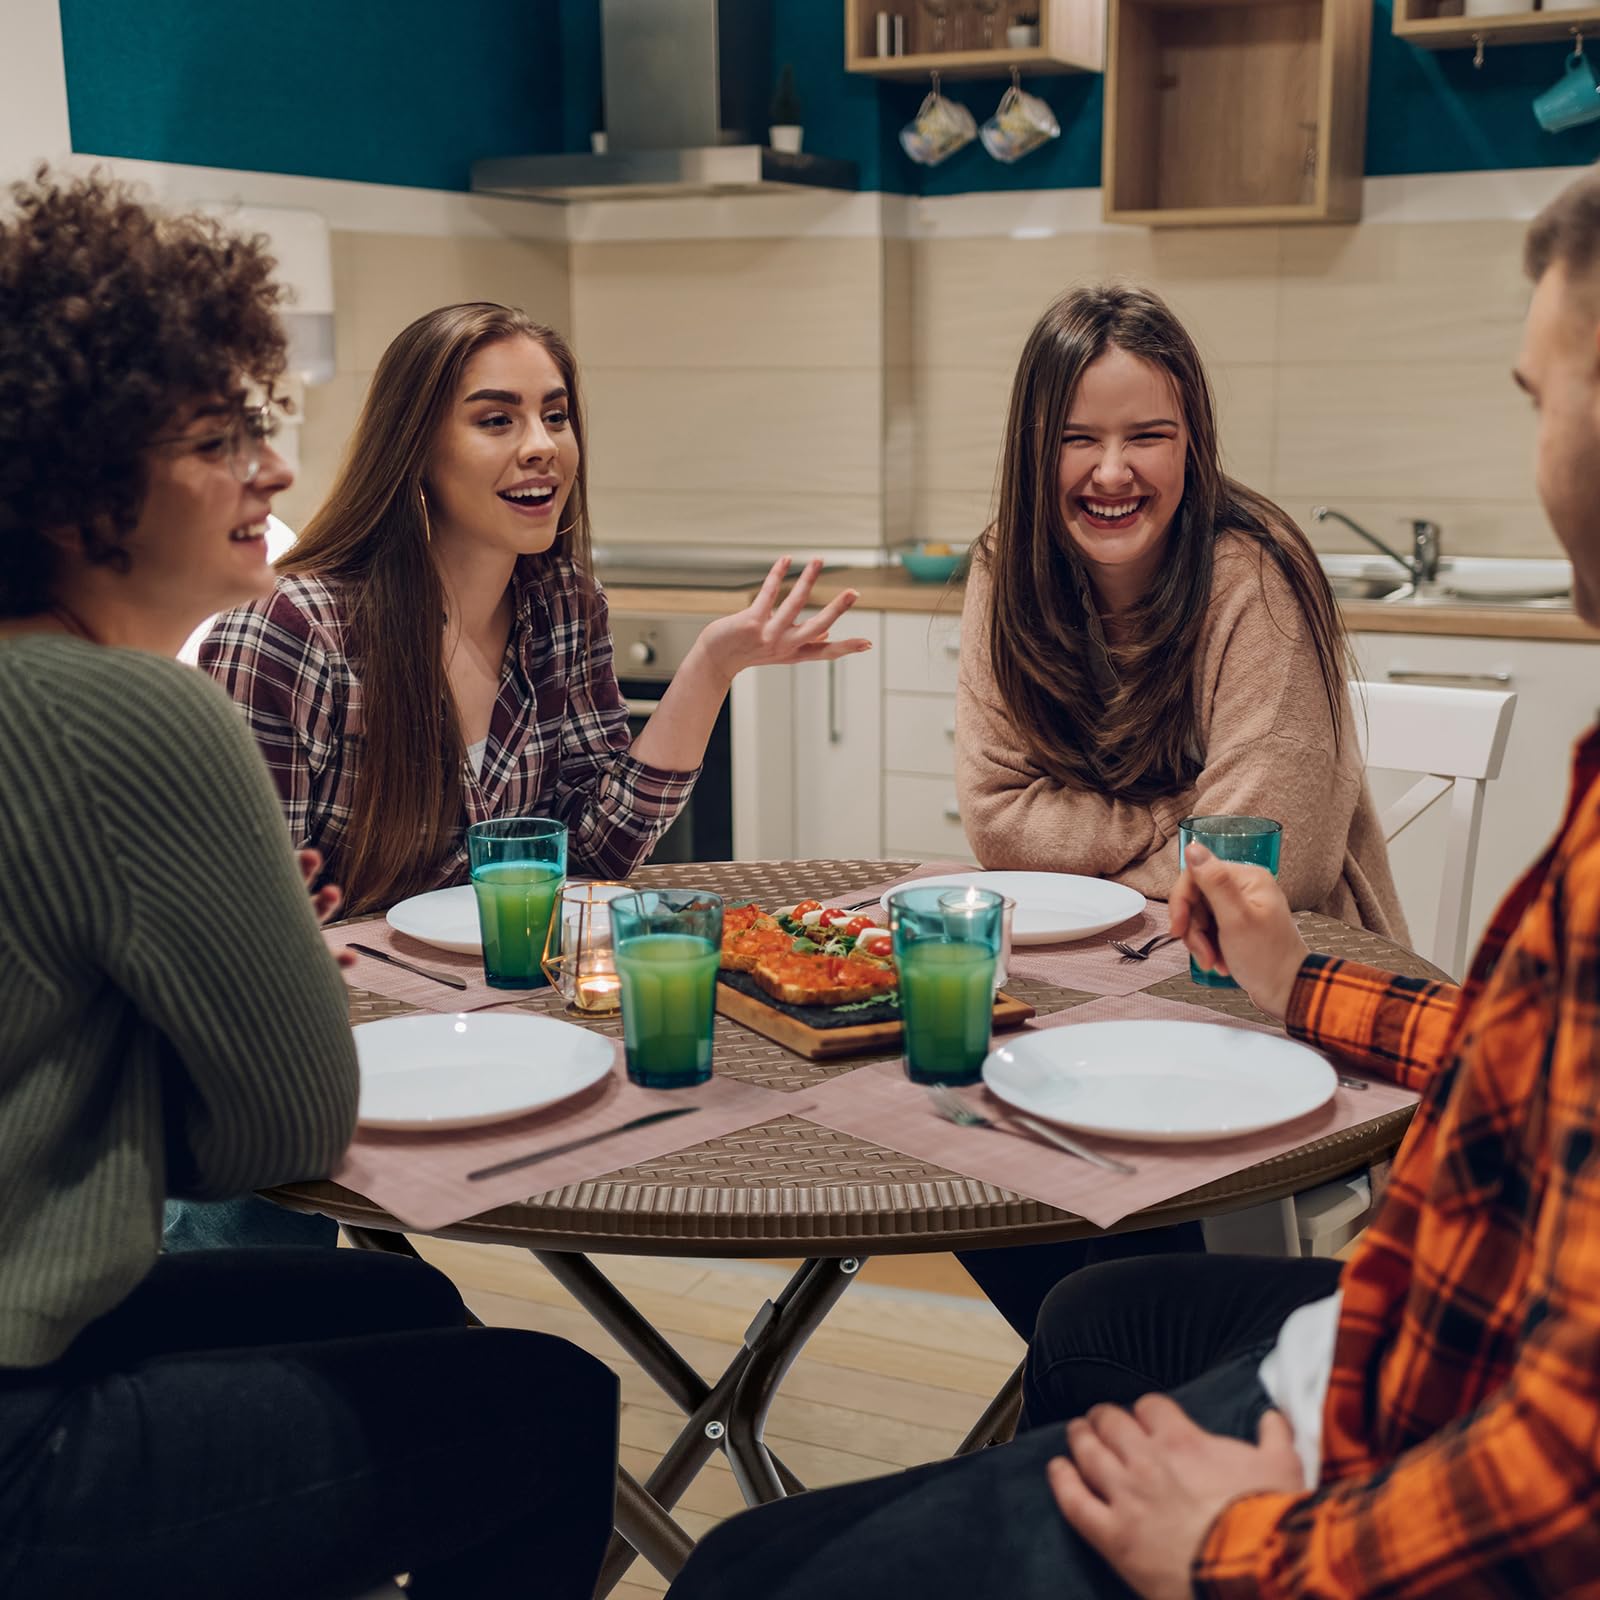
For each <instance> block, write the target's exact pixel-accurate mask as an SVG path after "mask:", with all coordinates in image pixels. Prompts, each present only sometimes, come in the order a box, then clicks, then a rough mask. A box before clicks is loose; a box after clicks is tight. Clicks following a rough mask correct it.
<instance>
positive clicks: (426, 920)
mask: <svg viewBox="0 0 1600 1600" xmlns="http://www.w3.org/2000/svg"><path fill="white" fill-rule="evenodd" d="M385 920H386V921H387V922H388V924H389V926H390V927H391V928H393V929H394V931H395V932H396V933H403V934H405V935H406V937H407V938H409V939H420V940H421V941H422V942H423V943H424V944H431V945H432V946H433V947H434V948H435V949H436V950H454V951H455V953H456V954H457V955H461V956H475V955H477V954H478V952H479V951H480V950H482V949H483V934H482V933H481V932H479V930H478V900H477V896H476V895H474V894H473V892H472V885H471V884H470V883H461V884H457V885H456V887H455V888H454V889H434V890H432V891H431V892H430V893H428V894H414V895H412V897H411V898H410V899H409V900H402V901H401V902H400V903H399V905H397V906H391V907H390V908H389V911H388V913H387V915H386V917H385Z"/></svg>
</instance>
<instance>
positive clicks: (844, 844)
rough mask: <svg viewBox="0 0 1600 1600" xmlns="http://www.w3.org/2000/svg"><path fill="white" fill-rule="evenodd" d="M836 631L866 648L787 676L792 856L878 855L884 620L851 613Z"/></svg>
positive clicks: (880, 847) (880, 846)
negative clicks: (861, 641)
mask: <svg viewBox="0 0 1600 1600" xmlns="http://www.w3.org/2000/svg"><path fill="white" fill-rule="evenodd" d="M847 621H848V628H844V629H842V630H841V631H844V632H848V633H849V634H850V635H852V636H858V637H860V638H863V639H870V640H871V641H872V645H873V648H872V649H871V650H869V651H866V652H865V653H863V654H861V655H855V656H846V657H845V658H844V659H843V660H841V661H818V662H809V663H807V664H806V665H804V666H800V667H793V668H790V669H789V671H788V674H787V676H788V677H789V680H790V689H791V696H792V698H791V707H792V711H791V720H790V727H791V730H792V733H791V740H792V745H791V747H792V750H793V759H792V769H791V770H792V779H791V781H792V784H793V797H794V805H793V814H794V826H793V837H794V849H793V855H794V856H795V857H796V858H797V859H800V860H805V859H808V858H810V857H814V856H828V857H838V858H842V859H854V858H857V857H866V858H873V857H877V856H881V855H882V854H883V829H882V824H881V815H882V789H883V674H884V661H885V654H884V650H883V642H884V626H883V625H884V615H883V613H882V612H881V611H865V612H863V611H852V612H851V613H850V615H849V617H848V619H847Z"/></svg>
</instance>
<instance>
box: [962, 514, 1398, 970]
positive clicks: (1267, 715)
mask: <svg viewBox="0 0 1600 1600" xmlns="http://www.w3.org/2000/svg"><path fill="white" fill-rule="evenodd" d="M991 590H992V584H991V580H990V578H989V574H988V571H987V568H986V567H985V565H984V563H983V562H982V561H981V560H975V561H974V562H973V566H972V572H971V575H970V576H969V578H968V580H967V594H966V604H965V608H964V610H963V613H962V618H961V683H960V698H959V701H958V703H957V710H956V785H957V789H958V792H959V795H960V800H961V816H962V820H963V822H964V824H965V826H966V831H967V838H968V840H969V841H970V843H971V845H972V848H973V850H974V851H975V852H976V854H977V857H978V860H979V861H980V862H982V864H983V865H984V866H985V867H989V868H995V869H1005V868H1011V869H1028V870H1034V871H1046V872H1079V873H1084V874H1086V875H1088V876H1092V877H1097V878H1114V879H1115V880H1116V881H1117V882H1118V883H1126V884H1128V885H1130V886H1131V887H1132V888H1135V889H1138V890H1139V891H1140V892H1141V893H1143V894H1146V895H1149V896H1150V897H1152V898H1153V899H1157V900H1164V899H1166V897H1167V896H1168V894H1169V893H1170V892H1171V890H1172V886H1173V884H1174V883H1175V882H1176V881H1177V877H1178V824H1179V822H1180V821H1181V820H1182V819H1183V818H1184V817H1187V816H1193V815H1201V816H1210V815H1219V814H1227V813H1233V814H1236V815H1244V816H1258V817H1273V818H1275V819H1276V820H1277V821H1279V822H1281V823H1282V824H1283V855H1282V860H1281V863H1280V865H1279V871H1278V877H1279V881H1280V882H1281V883H1282V884H1283V889H1284V893H1285V894H1287V895H1288V897H1289V904H1290V905H1291V906H1293V907H1294V909H1295V910H1297V911H1301V910H1310V911H1322V912H1325V913H1327V914H1328V915H1329V916H1333V917H1338V918H1339V919H1340V920H1341V921H1343V922H1348V923H1351V924H1352V925H1354V926H1358V927H1363V928H1370V929H1372V931H1373V932H1375V933H1381V934H1383V935H1385V936H1386V937H1389V938H1392V939H1398V940H1405V939H1406V937H1407V934H1406V925H1405V918H1404V916H1403V914H1402V912H1401V910H1400V900H1399V896H1398V895H1397V894H1396V892H1395V887H1394V879H1393V877H1392V876H1391V874H1390V871H1389V857H1388V853H1387V851H1386V849H1385V847H1384V842H1383V834H1382V832H1381V831H1380V829H1379V826H1378V817H1377V811H1376V809H1375V807H1374V805H1373V802H1372V796H1371V793H1370V792H1369V791H1368V788H1367V783H1366V778H1365V775H1364V772H1363V770H1362V764H1361V755H1360V752H1359V750H1358V749H1357V748H1356V739H1355V734H1354V730H1353V728H1352V727H1351V726H1349V725H1348V724H1347V725H1346V728H1345V730H1344V736H1343V738H1342V740H1341V741H1340V742H1339V746H1338V749H1337V752H1336V751H1335V745H1334V729H1333V723H1332V718H1331V717H1330V716H1329V713H1328V703H1327V697H1326V694H1325V692H1324V689H1323V685H1322V676H1321V673H1320V671H1319V669H1318V666H1317V658H1316V653H1315V651H1314V650H1313V648H1312V645H1311V643H1310V641H1309V639H1308V638H1307V637H1306V628H1305V619H1304V616H1303V614H1302V613H1301V611H1300V607H1299V605H1298V604H1297V603H1296V601H1295V598H1294V593H1293V591H1292V590H1291V589H1290V587H1289V585H1288V582H1287V581H1286V580H1285V579H1284V577H1283V575H1282V573H1281V572H1279V570H1278V569H1277V567H1276V566H1275V565H1273V563H1272V562H1271V560H1270V558H1268V557H1266V556H1265V555H1264V553H1263V552H1262V551H1261V549H1260V547H1259V546H1258V545H1256V544H1255V543H1254V542H1253V541H1251V540H1249V539H1246V538H1243V537H1242V536H1234V535H1226V536H1224V537H1223V538H1222V539H1221V540H1220V541H1219V542H1218V545H1217V554H1216V562H1215V566H1214V576H1213V580H1212V587H1211V605H1210V608H1209V610H1208V612H1207V616H1206V631H1205V637H1204V638H1203V640H1202V641H1201V647H1200V654H1199V660H1198V666H1199V685H1198V687H1199V696H1200V723H1201V733H1202V737H1203V738H1204V741H1205V748H1206V764H1205V770H1204V771H1202V772H1201V774H1200V776H1199V778H1198V779H1197V780H1196V782H1195V784H1194V787H1193V788H1191V789H1189V790H1188V791H1187V792H1185V793H1183V794H1175V795H1172V796H1171V797H1170V798H1164V799H1160V800H1155V801H1152V802H1150V803H1141V802H1133V801H1126V800H1114V799H1109V798H1108V797H1106V796H1105V795H1101V794H1094V793H1091V792H1089V791H1087V790H1082V789H1073V788H1067V787H1065V786H1064V785H1062V784H1061V783H1059V782H1057V781H1056V780H1055V779H1054V778H1050V777H1047V776H1046V775H1045V774H1044V773H1042V772H1041V771H1040V770H1039V768H1038V767H1036V766H1035V765H1034V764H1033V762H1032V761H1031V760H1030V758H1029V756H1028V754H1027V750H1026V747H1025V745H1024V742H1023V740H1022V738H1021V737H1020V735H1019V734H1018V731H1017V727H1016V724H1015V723H1014V722H1013V721H1012V720H1011V718H1010V716H1009V715H1008V714H1007V711H1006V708H1005V707H1004V706H1003V705H1002V704H1001V703H1000V695H999V687H998V685H997V684H996V682H995V678H994V673H993V671H992V669H991V667H990V664H989V611H990V605H991Z"/></svg>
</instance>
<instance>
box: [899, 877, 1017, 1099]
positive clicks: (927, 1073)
mask: <svg viewBox="0 0 1600 1600" xmlns="http://www.w3.org/2000/svg"><path fill="white" fill-rule="evenodd" d="M1004 912H1005V900H1004V898H1003V897H1002V896H1000V895H997V894H994V893H992V892H991V891H989V890H987V889H977V888H970V889H950V888H945V887H941V888H929V889H916V888H912V889H900V890H897V891H896V892H895V893H894V894H892V895H890V896H889V931H890V932H891V933H892V934H893V935H894V959H895V964H896V966H897V967H898V968H899V969H900V1016H901V1020H902V1021H903V1022H904V1024H905V1035H906V1072H907V1074H908V1075H909V1076H910V1079H911V1081H912V1082H913V1083H946V1084H963V1083H976V1082H977V1081H978V1075H979V1073H980V1071H981V1069H982V1067H983V1060H984V1057H985V1056H986V1055H988V1053H989V1028H990V1023H991V1022H992V1020H993V1015H994V974H995V963H996V961H997V960H998V959H999V955H1000V945H1001V939H1002V936H1003V932H1004Z"/></svg>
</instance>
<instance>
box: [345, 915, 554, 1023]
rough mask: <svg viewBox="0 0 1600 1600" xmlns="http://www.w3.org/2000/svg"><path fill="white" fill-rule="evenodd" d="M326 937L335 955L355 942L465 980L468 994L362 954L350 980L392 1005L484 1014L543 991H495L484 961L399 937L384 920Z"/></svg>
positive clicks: (370, 920) (351, 925)
mask: <svg viewBox="0 0 1600 1600" xmlns="http://www.w3.org/2000/svg"><path fill="white" fill-rule="evenodd" d="M322 937H323V939H324V940H325V941H326V942H327V945H328V948H329V949H330V950H342V949H344V948H345V946H346V945H348V944H349V943H350V942H351V941H352V940H354V941H355V942H356V943H357V944H368V945H371V946H372V948H373V949H374V950H385V951H387V952H388V953H389V954H390V955H395V956H399V957H400V959H401V960H402V961H409V962H411V963H412V964H413V965H414V966H418V967H427V968H429V969H430V970H432V971H434V972H447V973H449V974H450V976H451V977H453V978H461V979H463V980H465V982H466V985H467V986H466V988H465V989H452V988H451V987H450V986H449V985H448V984H444V983H435V982H434V981H433V980H432V979H431V978H419V977H416V976H415V975H414V974H412V973H410V972H405V971H403V970H402V969H401V968H399V967H393V966H390V965H389V963H388V962H387V961H374V960H373V958H372V957H371V956H364V955H362V954H361V953H360V952H359V951H358V952H357V953H356V964H355V965H354V966H353V967H350V968H347V969H346V971H345V978H346V979H347V981H348V982H349V983H350V985H351V986H352V987H353V988H356V989H369V990H371V992H372V993H373V994H381V995H386V996H387V997H388V998H389V999H391V1000H404V1001H406V1002H407V1003H408V1004H410V1005H414V1006H416V1007H417V1008H418V1009H419V1010H422V1011H481V1010H483V1008H484V1007H485V1006H503V1005H505V1004H507V1003H508V1002H510V1001H515V1000H519V999H525V998H526V997H527V996H528V995H529V994H537V993H539V992H540V991H539V990H537V989H529V990H521V989H491V988H490V987H489V985H488V984H487V983H485V982H484V981H483V957H482V956H479V955H470V956H462V955H456V954H454V953H453V952H451V951H449V950H436V949H435V948H434V947H433V946H432V945H431V944H424V943H423V942H422V941H421V940H420V939H410V938H407V937H406V935H405V934H403V933H396V932H395V931H394V929H393V928H391V927H390V926H389V924H388V923H387V922H386V921H384V919H383V918H382V917H370V918H368V919H367V921H365V922H345V923H341V924H340V925H339V926H338V927H337V928H324V929H323V930H322Z"/></svg>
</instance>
